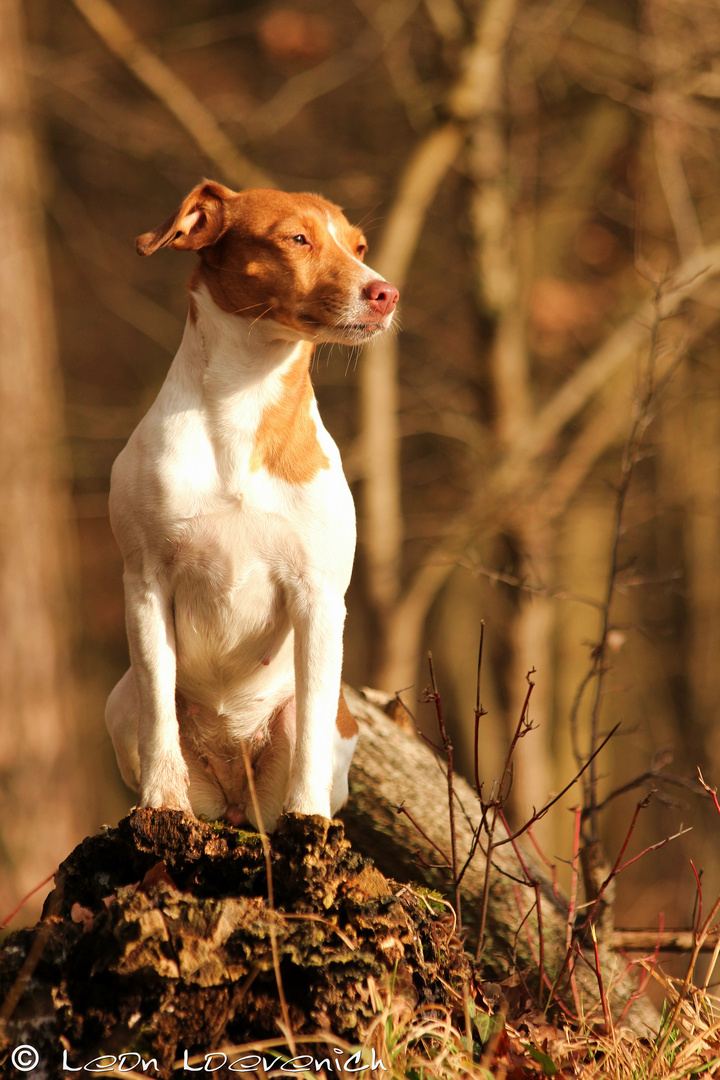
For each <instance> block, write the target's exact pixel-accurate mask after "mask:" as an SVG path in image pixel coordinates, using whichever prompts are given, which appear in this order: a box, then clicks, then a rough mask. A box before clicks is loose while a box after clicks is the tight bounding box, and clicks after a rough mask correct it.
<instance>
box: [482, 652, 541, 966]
mask: <svg viewBox="0 0 720 1080" xmlns="http://www.w3.org/2000/svg"><path fill="white" fill-rule="evenodd" d="M534 672H535V669H534V668H533V670H532V671H530V672H528V675H527V681H528V688H527V693H526V694H525V700H524V702H523V707H522V710H521V712H520V718H519V720H518V722H517V725H516V728H515V733H514V735H513V737H512V739H511V740H510V747H509V749H508V752H507V757H506V758H505V767H504V768H503V772H502V776H501V778H500V783H499V785H498V789H497V793H496V794H495V797H494V798H493V799H491V800H490V802H488V803H485V801H484V800H483V797H482V791H481V790H480V789H479V788H478V798H479V800H480V806H481V807H482V811H483V817H484V820H485V828H486V831H487V838H488V842H487V850H486V853H485V880H484V881H483V891H482V899H481V902H480V919H479V927H478V940H477V950H476V953H475V957H476V959H477V960H479V959H480V957H481V955H482V950H483V945H484V943H485V927H486V924H487V910H488V900H489V897H490V877H491V873H490V872H491V868H492V857H493V852H494V851H495V848H496V846H498V845H496V843H495V826H496V824H497V818H498V812H499V811H500V810H501V809H502V807H503V805H504V803H505V799H506V798H507V795H506V793H505V784H506V782H507V780H508V778H509V777H510V775H511V770H512V758H513V754H514V752H515V747H516V746H517V744H518V740H519V739H521V738H522V737H523V736H524V735H526V734H527V733H528V731H530V730H531V728H532V723H531V722H530V721H528V719H527V712H528V707H529V705H530V696H531V694H532V691H533V687H534V685H535V684H534V682H533V681H532V679H531V678H530V676H531V675H532V674H534ZM488 822H489V824H488ZM504 842H506V841H503V843H504Z"/></svg>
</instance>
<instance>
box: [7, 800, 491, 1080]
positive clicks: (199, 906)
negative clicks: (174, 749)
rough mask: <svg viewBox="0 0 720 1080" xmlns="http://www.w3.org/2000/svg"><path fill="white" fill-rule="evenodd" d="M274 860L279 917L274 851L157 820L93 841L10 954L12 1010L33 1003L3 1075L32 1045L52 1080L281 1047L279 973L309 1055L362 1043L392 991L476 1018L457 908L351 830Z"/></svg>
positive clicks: (313, 823)
mask: <svg viewBox="0 0 720 1080" xmlns="http://www.w3.org/2000/svg"><path fill="white" fill-rule="evenodd" d="M270 848H271V868H272V869H271V878H272V887H273V906H270V904H269V903H268V879H267V869H266V861H265V856H264V852H263V848H262V844H261V842H260V838H259V837H258V836H257V835H256V834H253V833H245V832H241V831H239V830H237V829H234V828H231V827H229V826H224V825H217V824H208V823H204V822H200V821H197V820H195V819H194V818H192V817H190V816H188V815H185V814H182V813H178V812H173V811H164V810H147V809H143V810H135V811H133V813H131V814H130V815H129V816H128V817H126V818H124V819H123V820H122V821H121V822H120V823H119V825H118V826H117V828H114V829H103V831H102V832H101V833H99V834H98V835H97V836H92V837H88V838H87V839H86V840H85V841H83V843H82V844H80V846H79V847H77V848H76V849H75V851H73V852H72V854H71V855H70V856H69V857H68V858H67V859H66V860H65V862H64V863H63V864H62V866H61V867H60V869H59V871H58V874H57V875H56V888H55V890H54V891H53V892H52V893H51V894H50V896H49V897H48V899H47V901H46V904H45V909H44V913H43V914H44V922H43V923H42V924H38V927H36V928H33V929H28V930H20V931H17V932H15V933H13V934H11V935H10V936H9V937H8V938H7V939H6V941H5V942H4V945H3V947H2V949H1V950H0V1002H2V1001H3V1000H5V1001H8V1000H9V998H8V995H10V997H12V996H13V995H15V997H17V995H18V990H19V989H22V994H21V995H20V996H19V999H18V1000H17V1004H16V1005H15V1007H14V1009H13V1014H12V1017H11V1018H10V1020H9V1022H8V1024H7V1026H6V1028H5V1032H4V1034H3V1035H2V1042H0V1073H2V1067H3V1062H6V1061H8V1060H9V1054H10V1052H11V1051H12V1049H13V1048H14V1047H15V1046H17V1045H18V1044H21V1043H27V1044H30V1045H32V1046H33V1047H35V1048H36V1050H37V1051H38V1054H39V1058H40V1063H39V1065H38V1068H37V1069H36V1070H35V1071H34V1072H33V1073H32V1075H33V1077H34V1078H35V1080H41V1078H42V1077H43V1076H44V1075H45V1076H47V1077H49V1078H52V1080H55V1077H57V1076H59V1075H61V1069H60V1067H59V1065H60V1063H61V1062H62V1059H63V1051H64V1052H65V1054H66V1060H67V1061H68V1062H69V1063H86V1062H88V1061H91V1060H93V1059H94V1058H96V1057H98V1056H99V1055H101V1054H106V1055H119V1054H121V1053H128V1054H129V1053H135V1054H140V1055H142V1056H143V1057H144V1058H146V1059H147V1058H155V1059H157V1061H158V1064H159V1069H158V1072H157V1073H155V1075H159V1076H161V1077H170V1076H172V1075H173V1063H174V1062H175V1061H176V1060H177V1059H178V1057H182V1054H183V1053H184V1051H185V1050H187V1051H189V1053H190V1054H194V1053H199V1054H205V1053H208V1052H210V1051H212V1050H215V1049H216V1048H218V1047H220V1046H223V1045H236V1046H237V1045H243V1044H250V1045H252V1044H253V1043H254V1042H259V1041H262V1040H264V1039H267V1038H274V1037H277V1036H278V1035H280V1034H281V1029H280V1027H279V1026H278V1022H279V1021H280V1022H282V1011H281V1006H280V995H279V992H278V971H279V975H280V982H281V985H282V988H283V992H284V997H285V999H286V1002H287V1012H288V1015H289V1020H290V1026H291V1028H292V1031H293V1032H294V1034H295V1036H296V1038H297V1040H298V1042H302V1037H303V1035H305V1036H309V1035H311V1034H314V1033H317V1032H331V1033H332V1034H333V1035H335V1036H336V1037H340V1038H341V1039H345V1040H347V1041H349V1042H350V1043H352V1044H357V1043H362V1042H363V1041H364V1040H365V1039H366V1038H367V1035H368V1031H369V1029H370V1027H371V1025H372V1023H373V1020H375V1019H376V1017H377V1004H378V993H377V991H378V990H379V992H380V995H381V996H384V995H386V993H387V992H388V988H389V987H392V993H393V994H394V996H395V997H396V998H401V999H403V1000H404V1002H405V1003H406V1006H407V1008H408V1009H415V1008H417V1007H418V1006H420V1005H433V1004H435V1005H438V1006H439V1007H442V1008H450V1009H451V1010H455V1009H460V1010H461V1009H462V1002H463V995H464V994H465V993H467V988H468V987H469V986H470V985H472V978H473V976H472V971H471V968H470V964H469V962H468V960H467V958H466V956H465V954H464V953H463V950H462V946H461V943H460V942H459V941H458V940H457V938H456V937H455V936H454V933H453V930H454V919H453V917H452V913H450V912H449V911H448V909H447V908H442V907H441V906H439V905H434V904H433V903H431V902H430V901H429V900H428V898H426V897H423V896H419V895H418V894H417V893H416V892H414V891H413V890H412V889H410V888H409V887H407V886H400V885H398V884H397V883H396V882H393V881H391V880H389V879H388V878H386V877H384V876H383V875H382V874H381V873H380V872H379V871H378V870H377V869H375V868H374V867H373V866H372V864H371V863H369V862H367V861H366V860H365V859H363V858H362V857H361V856H360V855H358V854H357V853H356V852H355V851H353V850H352V848H351V846H350V844H349V843H348V841H347V840H346V839H345V835H344V831H343V826H342V824H341V823H340V822H339V821H332V822H331V821H327V820H326V819H324V818H320V817H301V816H299V815H294V814H289V815H287V816H285V817H283V818H282V819H281V820H280V823H279V825H278V828H277V830H276V832H275V833H274V834H273V835H272V837H271V838H270ZM43 933H44V935H45V936H46V940H45V943H44V947H43V948H42V952H41V954H40V956H39V959H38V960H37V962H36V963H34V958H31V959H30V960H29V961H28V960H27V958H28V955H29V954H30V951H31V949H32V948H33V943H34V942H35V943H36V944H35V951H36V953H37V952H38V946H37V939H38V936H39V935H40V934H43ZM273 937H274V939H275V948H276V957H277V964H276V962H275V961H274V959H273ZM33 964H34V966H33ZM23 965H25V969H24V972H25V973H24V975H23V974H21V973H22V972H23ZM276 966H277V969H278V971H276ZM30 968H32V970H31V971H30V975H29V979H27V981H26V982H24V981H23V980H24V979H25V977H26V976H27V974H28V971H29V969H30ZM18 977H20V981H19V982H18ZM174 1075H183V1073H182V1072H179V1073H178V1072H175V1073H174ZM218 1075H223V1074H222V1073H218Z"/></svg>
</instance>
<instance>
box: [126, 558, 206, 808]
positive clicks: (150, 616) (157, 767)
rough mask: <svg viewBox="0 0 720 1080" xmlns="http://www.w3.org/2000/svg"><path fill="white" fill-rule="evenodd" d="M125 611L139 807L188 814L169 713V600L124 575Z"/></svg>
mask: <svg viewBox="0 0 720 1080" xmlns="http://www.w3.org/2000/svg"><path fill="white" fill-rule="evenodd" d="M125 607H126V617H127V632H128V643H129V646H130V661H131V664H132V668H133V671H134V673H135V681H136V684H137V690H138V698H139V702H140V715H139V721H138V751H139V756H140V803H139V804H140V806H155V807H159V806H163V807H166V808H167V809H170V810H186V811H188V812H189V813H192V810H191V807H190V800H189V798H188V771H187V766H186V764H185V761H184V759H183V756H182V751H181V749H180V733H179V730H178V722H177V712H176V708H175V673H176V658H175V625H174V620H173V612H172V601H171V599H170V597H169V596H167V595H165V593H164V592H163V590H162V589H161V588H160V586H159V584H158V583H157V582H153V581H150V582H149V581H148V580H146V579H145V578H144V577H143V576H141V575H135V574H128V573H126V574H125Z"/></svg>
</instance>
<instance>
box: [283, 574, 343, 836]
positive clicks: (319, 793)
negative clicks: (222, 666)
mask: <svg viewBox="0 0 720 1080" xmlns="http://www.w3.org/2000/svg"><path fill="white" fill-rule="evenodd" d="M292 607H293V610H292V613H291V619H292V623H293V629H294V632H295V701H296V709H297V716H296V743H295V753H294V756H293V764H292V770H291V773H290V784H289V787H288V793H287V798H286V800H285V810H288V811H295V812H296V813H299V814H321V815H322V816H323V817H330V790H331V787H332V767H333V735H334V724H335V717H336V715H337V703H338V695H339V692H340V677H341V672H342V633H343V624H344V622H345V603H344V600H343V597H342V596H340V595H338V594H337V593H335V592H332V591H331V590H329V589H307V588H299V589H298V590H297V592H296V594H295V597H294V604H293V605H292Z"/></svg>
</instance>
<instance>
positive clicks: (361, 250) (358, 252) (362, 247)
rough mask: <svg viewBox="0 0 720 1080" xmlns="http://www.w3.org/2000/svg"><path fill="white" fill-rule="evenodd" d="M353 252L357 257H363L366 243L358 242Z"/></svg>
mask: <svg viewBox="0 0 720 1080" xmlns="http://www.w3.org/2000/svg"><path fill="white" fill-rule="evenodd" d="M355 253H356V255H357V257H358V259H364V258H365V256H366V255H367V244H358V246H357V248H356V252H355Z"/></svg>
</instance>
